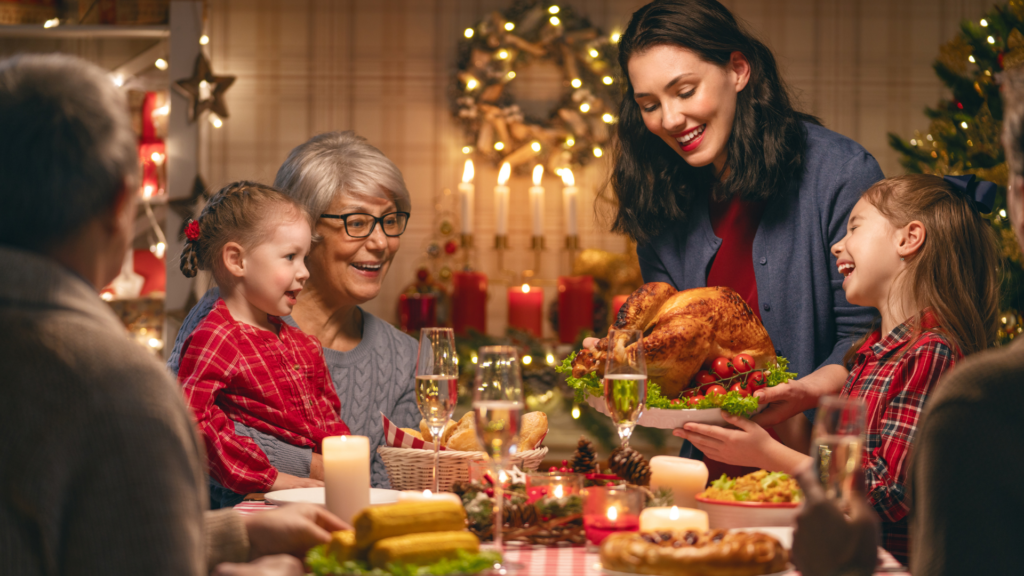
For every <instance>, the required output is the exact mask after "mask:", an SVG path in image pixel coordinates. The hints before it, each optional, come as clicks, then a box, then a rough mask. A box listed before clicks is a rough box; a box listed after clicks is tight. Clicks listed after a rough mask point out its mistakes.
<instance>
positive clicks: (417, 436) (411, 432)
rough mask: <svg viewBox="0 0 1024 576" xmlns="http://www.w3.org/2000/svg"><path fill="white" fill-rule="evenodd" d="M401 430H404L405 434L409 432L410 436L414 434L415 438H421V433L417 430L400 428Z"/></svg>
mask: <svg viewBox="0 0 1024 576" xmlns="http://www.w3.org/2000/svg"><path fill="white" fill-rule="evenodd" d="M402 432H405V433H406V434H409V435H410V436H414V437H416V438H419V439H420V440H423V435H421V434H420V433H419V432H417V431H415V430H413V429H412V428H402Z"/></svg>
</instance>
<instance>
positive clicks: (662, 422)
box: [587, 394, 767, 430]
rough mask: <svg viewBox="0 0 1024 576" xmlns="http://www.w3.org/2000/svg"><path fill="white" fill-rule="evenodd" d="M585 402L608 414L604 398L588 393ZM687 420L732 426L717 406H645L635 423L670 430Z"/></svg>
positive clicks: (761, 405) (763, 406)
mask: <svg viewBox="0 0 1024 576" xmlns="http://www.w3.org/2000/svg"><path fill="white" fill-rule="evenodd" d="M587 404H590V405H591V406H592V407H593V408H594V409H595V410H597V411H598V412H600V413H602V414H604V415H605V416H608V407H607V406H605V403H604V398H602V397H599V396H591V395H589V394H588V395H587ZM766 407H767V405H766V404H760V405H758V407H757V410H756V411H755V412H754V414H757V413H758V412H760V411H761V410H764V409H765V408H766ZM687 422H697V423H699V424H711V425H713V426H721V427H723V428H728V427H731V426H732V425H731V424H729V423H728V422H726V421H725V418H722V411H721V410H719V409H718V408H705V409H703V410H687V409H683V408H680V409H678V410H673V409H665V408H646V409H644V413H643V414H641V415H640V419H639V420H637V422H636V423H637V425H639V426H647V427H648V428H664V429H666V430H672V429H675V428H682V427H683V424H686V423H687Z"/></svg>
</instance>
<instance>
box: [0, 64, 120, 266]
mask: <svg viewBox="0 0 1024 576" xmlns="http://www.w3.org/2000/svg"><path fill="white" fill-rule="evenodd" d="M138 178H139V152H138V137H137V136H136V135H135V132H134V131H133V130H132V124H131V118H130V117H129V114H128V104H127V101H126V99H125V97H124V95H123V94H122V93H121V92H120V90H118V88H117V87H116V86H114V84H113V82H112V81H111V80H110V78H109V76H108V75H107V73H106V72H105V71H104V70H103V69H101V68H99V67H98V66H96V65H94V64H90V63H89V62H86V61H85V60H82V59H80V58H76V57H74V56H68V55H62V54H52V55H38V54H26V55H20V56H14V57H12V58H9V59H6V60H2V61H0V205H2V206H3V208H2V209H0V245H7V246H15V247H18V248H23V249H27V250H34V251H41V250H46V249H48V248H50V247H52V246H53V245H55V244H57V243H59V242H60V241H62V240H64V239H66V238H67V237H68V236H70V235H71V234H73V233H74V232H76V231H78V230H79V229H80V228H81V227H82V226H83V225H85V224H86V223H87V222H89V221H90V220H92V219H93V218H95V217H96V216H98V215H99V214H101V213H102V212H103V211H104V210H106V209H108V208H110V206H111V204H112V202H113V201H114V199H115V198H116V197H117V194H118V192H120V191H121V190H122V186H124V185H125V184H127V185H128V186H129V189H132V190H134V189H135V188H136V187H137V186H138Z"/></svg>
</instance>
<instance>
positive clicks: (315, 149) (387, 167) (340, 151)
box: [274, 130, 412, 218]
mask: <svg viewBox="0 0 1024 576" xmlns="http://www.w3.org/2000/svg"><path fill="white" fill-rule="evenodd" d="M274 186H275V187H277V188H278V189H280V190H282V191H283V192H285V193H286V194H288V195H289V196H291V197H292V198H295V199H296V200H298V201H299V202H301V203H302V204H305V205H306V208H307V209H308V210H309V212H310V214H312V215H313V218H318V217H319V216H320V215H321V214H323V213H324V212H325V211H326V210H327V208H328V206H330V205H331V202H332V201H333V200H334V198H335V197H336V196H337V195H338V194H346V195H352V196H369V197H372V198H384V199H386V200H391V201H392V202H394V203H395V206H396V207H397V208H398V210H400V211H402V212H409V211H411V208H412V201H411V200H410V199H409V190H408V189H406V187H405V179H404V178H402V171H401V170H399V169H398V166H395V163H394V162H392V161H391V160H389V159H388V157H387V156H385V155H384V154H383V153H382V152H381V151H380V150H378V149H377V148H375V147H374V146H372V145H371V144H370V143H369V142H367V141H366V138H363V137H362V136H357V135H356V134H355V132H352V131H351V130H349V131H345V132H327V133H325V134H319V135H317V136H314V137H312V138H310V139H309V140H307V141H305V142H303V143H302V144H299V145H298V146H296V147H295V148H294V149H293V150H292V151H291V153H290V154H288V159H286V160H285V161H284V164H282V165H281V168H280V169H279V170H278V171H277V177H276V178H275V179H274Z"/></svg>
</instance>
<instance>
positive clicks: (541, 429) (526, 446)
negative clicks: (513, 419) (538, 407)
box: [518, 412, 548, 452]
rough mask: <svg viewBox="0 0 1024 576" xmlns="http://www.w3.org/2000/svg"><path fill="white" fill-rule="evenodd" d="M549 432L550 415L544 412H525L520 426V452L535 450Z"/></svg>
mask: <svg viewBox="0 0 1024 576" xmlns="http://www.w3.org/2000/svg"><path fill="white" fill-rule="evenodd" d="M547 432H548V415H547V414H545V413H543V412H528V413H526V414H523V421H522V422H521V423H520V428H519V449H518V451H519V452H525V451H527V450H533V449H534V448H537V446H538V445H539V444H540V442H541V439H543V438H544V435H545V434H547Z"/></svg>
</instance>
